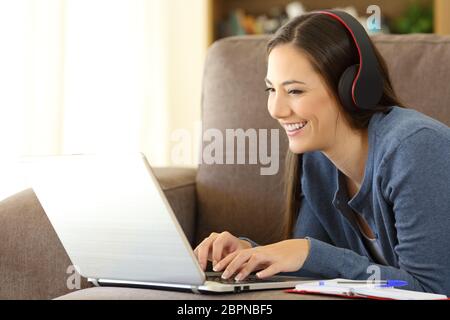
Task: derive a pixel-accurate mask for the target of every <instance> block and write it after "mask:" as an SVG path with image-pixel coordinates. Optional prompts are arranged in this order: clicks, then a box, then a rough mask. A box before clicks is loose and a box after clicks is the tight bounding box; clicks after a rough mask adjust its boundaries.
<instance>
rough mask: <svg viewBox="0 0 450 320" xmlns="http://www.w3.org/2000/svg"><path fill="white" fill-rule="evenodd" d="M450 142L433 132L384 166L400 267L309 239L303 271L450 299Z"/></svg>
mask: <svg viewBox="0 0 450 320" xmlns="http://www.w3.org/2000/svg"><path fill="white" fill-rule="evenodd" d="M449 159H450V139H449V135H445V134H443V133H442V132H438V131H435V130H432V129H427V128H424V129H421V130H419V131H417V132H416V133H414V134H413V135H411V136H409V137H408V138H406V139H405V140H404V141H402V142H401V144H400V145H399V146H398V147H397V148H396V149H395V150H394V151H393V152H392V153H391V154H389V155H387V156H386V157H385V158H384V159H383V161H382V163H381V164H380V173H381V174H380V175H379V180H380V182H379V183H380V188H381V190H383V197H384V199H385V201H386V203H387V204H389V206H391V209H392V211H393V214H394V217H395V228H396V233H397V244H396V245H395V247H394V250H395V254H396V255H397V257H398V268H396V267H392V266H383V265H376V264H373V262H371V261H370V260H369V259H368V258H367V257H365V256H361V255H358V254H357V253H356V252H354V251H351V250H348V249H343V248H337V247H334V246H332V245H330V244H328V243H326V242H324V241H321V240H320V239H316V238H314V236H312V235H311V236H310V237H309V239H310V243H311V246H310V253H309V255H308V257H307V259H306V261H305V263H304V265H303V267H302V269H303V270H305V271H310V272H317V273H318V274H320V275H321V276H322V277H325V278H347V279H361V280H362V279H364V280H366V279H368V277H369V276H370V275H371V273H370V272H369V270H372V272H373V270H375V269H373V268H372V269H370V268H369V267H371V266H372V267H373V266H376V267H377V268H376V269H378V270H379V272H380V276H381V279H398V280H406V281H407V282H408V286H407V287H403V288H404V289H410V290H417V291H425V292H434V293H442V294H446V295H450V267H449V261H450V251H449V248H450V237H449V231H450V192H449V183H450V162H449Z"/></svg>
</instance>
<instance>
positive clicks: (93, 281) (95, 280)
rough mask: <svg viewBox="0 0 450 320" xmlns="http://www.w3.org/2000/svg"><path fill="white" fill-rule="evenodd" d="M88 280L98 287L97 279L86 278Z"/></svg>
mask: <svg viewBox="0 0 450 320" xmlns="http://www.w3.org/2000/svg"><path fill="white" fill-rule="evenodd" d="M87 280H88V282H90V283H92V284H93V285H94V286H96V287H100V284H99V283H98V281H97V279H92V278H88V279H87Z"/></svg>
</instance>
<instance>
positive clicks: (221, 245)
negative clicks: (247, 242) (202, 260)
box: [212, 231, 234, 267]
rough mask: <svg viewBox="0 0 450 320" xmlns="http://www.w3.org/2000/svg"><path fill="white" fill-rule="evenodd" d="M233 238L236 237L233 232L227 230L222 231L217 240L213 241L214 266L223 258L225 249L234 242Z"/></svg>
mask: <svg viewBox="0 0 450 320" xmlns="http://www.w3.org/2000/svg"><path fill="white" fill-rule="evenodd" d="M233 238H234V237H233V236H232V235H231V233H229V232H227V231H224V232H222V233H221V234H220V235H219V236H218V237H217V238H216V240H215V241H214V243H213V249H212V260H213V267H214V266H215V265H216V263H217V262H219V261H220V260H222V255H223V253H224V250H225V249H226V248H227V247H229V246H230V245H231V244H232V242H233Z"/></svg>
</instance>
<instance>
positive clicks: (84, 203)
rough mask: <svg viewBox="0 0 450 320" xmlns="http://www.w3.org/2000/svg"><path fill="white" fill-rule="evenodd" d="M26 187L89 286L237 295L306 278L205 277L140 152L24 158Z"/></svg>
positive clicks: (294, 282)
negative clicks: (235, 278)
mask: <svg viewBox="0 0 450 320" xmlns="http://www.w3.org/2000/svg"><path fill="white" fill-rule="evenodd" d="M24 162H25V163H26V165H27V167H28V171H29V175H30V176H29V177H30V183H31V185H32V187H33V189H34V191H35V193H36V195H37V197H38V199H39V201H40V203H41V205H42V207H43V208H44V210H45V212H46V214H47V216H48V218H49V220H50V222H51V224H52V225H53V228H54V229H55V231H56V233H57V235H58V237H59V239H60V241H61V243H62V245H63V246H64V248H65V250H66V252H67V254H68V255H69V257H70V259H71V261H72V263H73V264H74V267H75V268H76V270H77V272H78V273H79V274H81V275H82V276H84V277H85V278H87V279H88V280H89V281H90V282H92V283H93V284H95V285H96V286H127V287H144V288H164V289H174V290H188V291H193V292H196V293H198V292H216V293H220V292H241V291H247V290H262V289H275V288H280V289H281V288H293V287H295V285H296V284H298V283H301V282H304V281H308V280H309V281H311V279H307V278H297V277H287V276H275V277H272V278H270V279H266V280H261V279H257V278H256V277H255V276H254V275H253V276H252V275H251V276H250V277H249V278H248V279H246V280H243V281H239V282H237V281H235V280H226V281H225V280H222V279H221V278H220V274H218V273H208V272H207V273H205V272H203V270H202V269H201V268H200V265H199V263H198V261H197V258H196V257H195V255H194V252H193V250H192V248H191V246H190V244H189V242H188V240H187V238H186V236H185V234H184V232H183V230H182V228H181V227H180V225H179V223H178V221H177V219H176V217H175V215H174V213H173V210H172V208H171V207H170V205H169V203H168V201H167V199H166V197H165V195H164V192H163V191H162V189H161V187H160V185H159V183H158V181H157V179H156V178H155V176H154V174H153V172H152V170H151V168H150V166H149V164H148V162H147V160H146V158H145V156H144V155H142V154H140V153H135V154H108V155H67V156H48V157H47V156H44V157H32V158H28V159H26V160H24Z"/></svg>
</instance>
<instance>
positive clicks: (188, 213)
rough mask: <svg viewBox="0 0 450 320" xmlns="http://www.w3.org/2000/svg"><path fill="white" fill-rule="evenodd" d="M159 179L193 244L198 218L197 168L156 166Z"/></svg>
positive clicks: (154, 170) (156, 174)
mask: <svg viewBox="0 0 450 320" xmlns="http://www.w3.org/2000/svg"><path fill="white" fill-rule="evenodd" d="M153 173H154V174H155V176H156V178H157V179H158V181H159V183H160V185H161V188H162V189H163V191H164V194H165V195H166V197H167V199H168V201H169V204H170V206H171V207H172V209H173V211H174V213H175V216H176V217H177V219H178V222H179V223H180V225H181V227H182V228H183V231H184V233H185V234H186V237H187V239H188V241H189V242H190V244H191V246H192V245H193V244H194V239H195V223H196V219H197V196H196V185H195V179H196V174H197V169H196V168H176V167H154V168H153Z"/></svg>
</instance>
